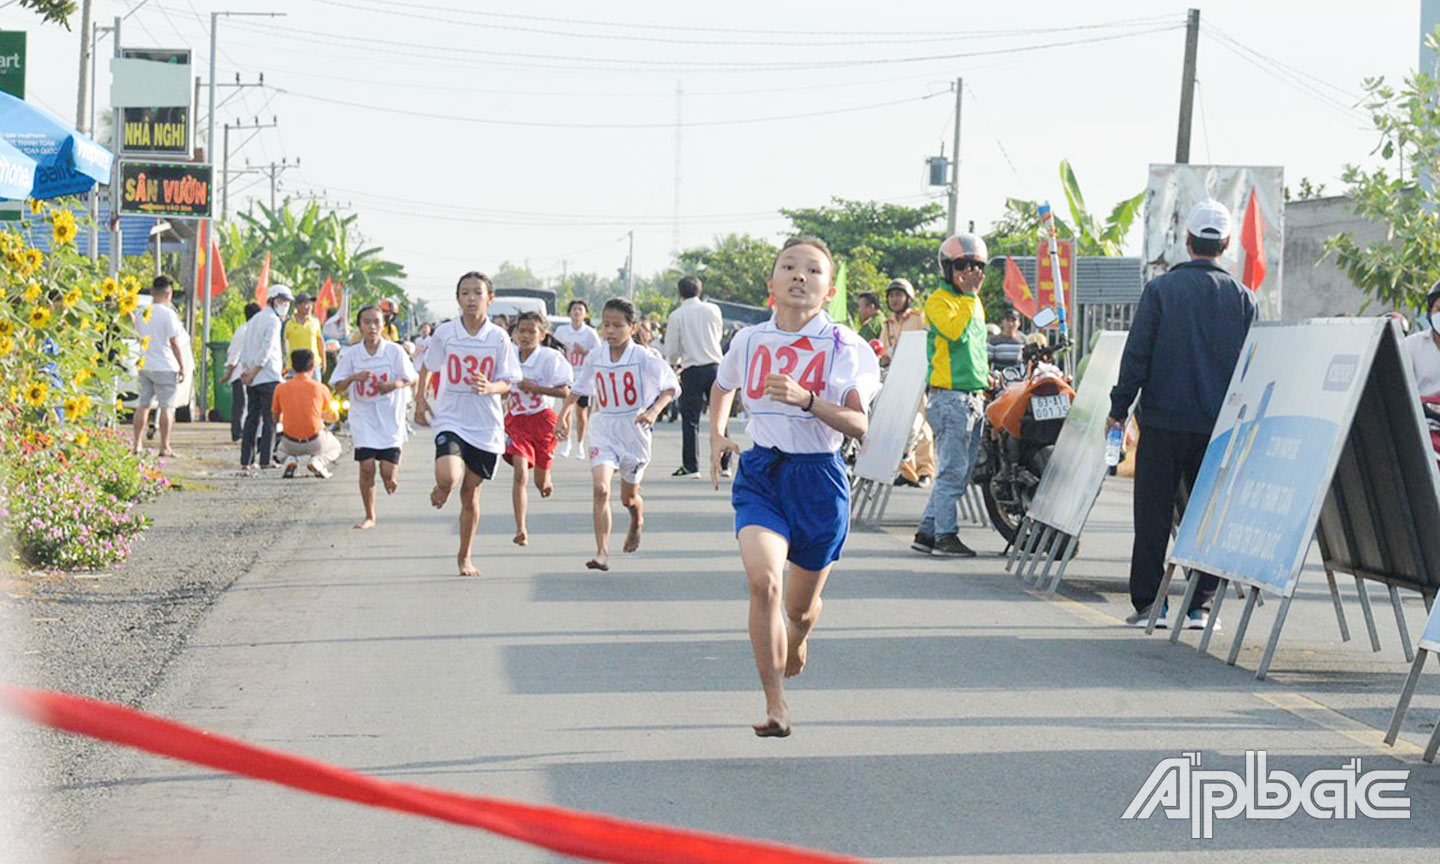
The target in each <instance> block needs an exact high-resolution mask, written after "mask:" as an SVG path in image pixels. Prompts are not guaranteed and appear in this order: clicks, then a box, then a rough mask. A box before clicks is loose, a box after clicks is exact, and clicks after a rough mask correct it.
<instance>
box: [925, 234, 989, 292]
mask: <svg viewBox="0 0 1440 864" xmlns="http://www.w3.org/2000/svg"><path fill="white" fill-rule="evenodd" d="M936 257H937V258H938V259H939V261H940V270H941V272H943V273H944V274H945V284H946V285H953V284H955V280H954V273H955V261H956V260H957V259H959V258H968V259H970V260H972V261H978V262H980V264H981V266H984V265H985V263H986V262H987V261H989V260H990V255H989V253H988V251H987V250H986V249H985V240H984V238H982V237H981V236H980V235H979V234H971V233H970V232H968V231H961V232H960V233H958V234H951V235H950V236H949V237H946V238H945V240H944V242H942V243H941V244H940V252H939V254H938V255H937V256H936Z"/></svg>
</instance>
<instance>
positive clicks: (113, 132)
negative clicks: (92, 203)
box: [91, 7, 139, 276]
mask: <svg viewBox="0 0 1440 864" xmlns="http://www.w3.org/2000/svg"><path fill="white" fill-rule="evenodd" d="M136 8H139V7H136ZM121 20H122V19H121V18H120V16H119V15H116V16H115V29H114V30H111V31H110V38H111V41H112V42H114V43H115V44H114V46H113V47H114V48H115V54H114V56H115V57H116V58H118V57H119V56H120V21H121ZM111 101H114V100H113V99H112V100H111ZM122 125H123V124H122V123H121V122H120V109H119V108H114V107H112V108H111V109H110V146H111V148H112V149H113V150H114V151H115V152H116V153H119V152H120V135H121V132H122V128H121V127H122ZM119 174H120V160H119V159H116V160H115V165H114V167H113V168H112V169H111V175H110V275H111V276H119V275H120V258H121V257H122V256H123V255H124V252H125V250H124V249H122V248H121V243H122V242H123V240H122V238H121V236H120V177H119ZM98 227H99V226H95V227H93V228H91V233H92V234H93V233H95V231H96V229H97V228H98Z"/></svg>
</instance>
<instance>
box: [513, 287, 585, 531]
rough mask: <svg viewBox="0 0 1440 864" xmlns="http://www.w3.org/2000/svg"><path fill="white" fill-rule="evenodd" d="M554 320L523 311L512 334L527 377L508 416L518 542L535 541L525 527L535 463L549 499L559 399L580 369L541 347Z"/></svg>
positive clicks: (540, 486) (541, 487)
mask: <svg viewBox="0 0 1440 864" xmlns="http://www.w3.org/2000/svg"><path fill="white" fill-rule="evenodd" d="M547 323H548V322H546V320H545V316H544V315H541V314H540V313H539V312H521V313H520V315H519V316H518V317H517V318H516V319H515V329H514V330H512V331H511V332H510V338H512V339H514V340H515V347H516V348H517V349H518V350H519V352H520V370H521V372H523V373H524V376H525V377H524V378H523V379H522V380H521V381H520V383H519V384H516V385H515V387H514V388H512V389H511V390H510V413H509V414H506V415H505V461H506V462H509V463H510V464H511V465H514V466H515V485H514V488H513V489H512V490H511V492H510V500H511V503H512V504H513V505H514V507H515V543H516V545H519V546H524V545H526V544H528V543H529V542H530V534H529V532H528V531H526V529H525V512H526V510H527V509H529V503H530V502H529V499H528V496H527V493H526V490H525V486H526V484H527V483H528V482H529V480H530V477H529V474H530V467H531V466H534V468H535V488H536V489H539V490H540V497H541V498H549V497H550V492H551V491H552V490H553V488H554V487H553V486H552V485H551V484H550V463H551V458H552V457H553V456H554V453H555V409H554V407H553V404H554V401H555V399H557V398H559V399H564V398H565V397H566V396H569V395H570V382H571V381H573V380H574V377H575V371H574V370H573V369H571V368H570V364H569V363H568V362H566V360H565V355H564V354H561V353H560V352H559V351H557V350H555V349H554V348H547V347H546V346H544V345H541V344H540V343H541V341H542V340H544V338H545V329H546V325H547Z"/></svg>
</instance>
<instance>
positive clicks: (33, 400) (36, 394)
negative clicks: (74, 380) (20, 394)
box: [25, 381, 50, 408]
mask: <svg viewBox="0 0 1440 864" xmlns="http://www.w3.org/2000/svg"><path fill="white" fill-rule="evenodd" d="M49 397H50V385H49V384H46V383H45V382H44V381H31V382H30V383H29V384H26V385H25V401H26V402H29V403H30V405H31V407H33V408H39V407H40V406H42V405H44V404H45V400H46V399H48V398H49Z"/></svg>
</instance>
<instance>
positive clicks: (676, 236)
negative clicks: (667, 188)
mask: <svg viewBox="0 0 1440 864" xmlns="http://www.w3.org/2000/svg"><path fill="white" fill-rule="evenodd" d="M684 99H685V91H684V89H682V87H681V86H680V81H679V80H678V79H677V80H676V81H675V210H674V216H673V217H672V218H673V226H672V228H671V236H670V248H671V250H672V251H673V252H674V253H676V254H679V252H680V133H681V131H682V129H683V120H684V118H683V115H682V114H681V109H682V108H683V106H684Z"/></svg>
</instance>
